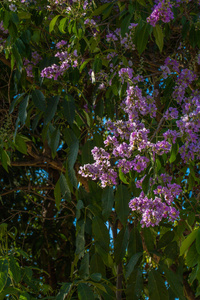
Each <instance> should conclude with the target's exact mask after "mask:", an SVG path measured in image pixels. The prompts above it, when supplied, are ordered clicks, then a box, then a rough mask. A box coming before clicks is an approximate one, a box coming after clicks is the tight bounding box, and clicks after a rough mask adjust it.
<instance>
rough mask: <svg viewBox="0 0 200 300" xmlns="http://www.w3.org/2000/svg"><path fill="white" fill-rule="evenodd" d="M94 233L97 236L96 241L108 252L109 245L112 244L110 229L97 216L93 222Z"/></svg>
mask: <svg viewBox="0 0 200 300" xmlns="http://www.w3.org/2000/svg"><path fill="white" fill-rule="evenodd" d="M92 231H93V233H94V236H95V240H96V241H98V243H99V244H100V245H101V247H102V248H103V249H105V250H106V251H108V250H109V243H110V235H109V232H108V229H107V227H106V225H105V224H104V222H103V221H102V219H100V218H99V217H97V216H95V217H94V219H93V221H92Z"/></svg>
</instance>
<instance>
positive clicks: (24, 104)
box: [19, 95, 29, 125]
mask: <svg viewBox="0 0 200 300" xmlns="http://www.w3.org/2000/svg"><path fill="white" fill-rule="evenodd" d="M28 103H29V95H27V96H26V97H25V98H24V99H23V100H22V102H21V103H20V105H19V119H20V121H21V123H22V125H24V124H25V121H26V117H27V111H26V110H27V107H28Z"/></svg>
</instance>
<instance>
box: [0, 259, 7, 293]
mask: <svg viewBox="0 0 200 300" xmlns="http://www.w3.org/2000/svg"><path fill="white" fill-rule="evenodd" d="M7 278H8V261H7V259H3V258H2V259H0V292H1V291H2V290H3V288H4V286H5V285H6V281H7Z"/></svg>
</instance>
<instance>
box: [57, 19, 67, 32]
mask: <svg viewBox="0 0 200 300" xmlns="http://www.w3.org/2000/svg"><path fill="white" fill-rule="evenodd" d="M67 21H68V17H65V18H63V19H62V20H61V21H60V24H59V26H58V28H59V30H60V32H61V33H65V27H66V23H67Z"/></svg>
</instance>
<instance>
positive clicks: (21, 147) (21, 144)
mask: <svg viewBox="0 0 200 300" xmlns="http://www.w3.org/2000/svg"><path fill="white" fill-rule="evenodd" d="M15 146H16V148H17V150H18V151H20V152H21V153H23V154H27V146H26V142H25V140H24V138H23V137H22V136H21V135H19V134H17V135H16V137H15Z"/></svg>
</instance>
